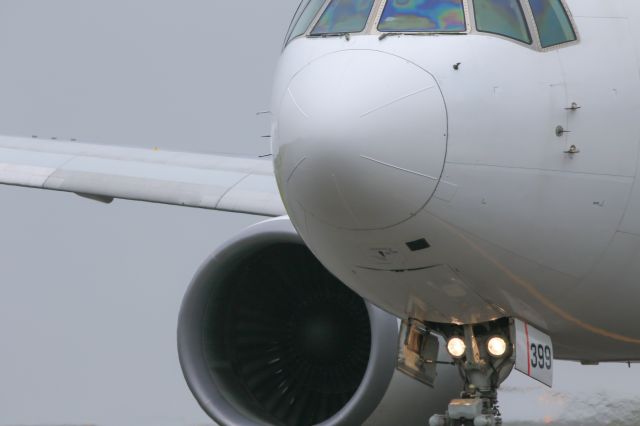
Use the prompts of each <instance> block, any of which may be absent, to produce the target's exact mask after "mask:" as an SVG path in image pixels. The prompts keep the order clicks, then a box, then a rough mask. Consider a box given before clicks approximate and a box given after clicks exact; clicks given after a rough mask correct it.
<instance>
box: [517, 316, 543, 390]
mask: <svg viewBox="0 0 640 426" xmlns="http://www.w3.org/2000/svg"><path fill="white" fill-rule="evenodd" d="M513 324H514V328H515V340H516V370H518V371H521V372H523V373H524V374H526V375H527V376H529V377H531V378H533V379H535V380H538V381H540V382H542V383H544V384H545V385H547V386H551V385H552V384H553V344H552V342H551V337H550V336H549V335H548V334H546V333H544V332H543V331H541V330H538V329H537V328H535V327H534V326H532V325H531V324H527V323H525V322H524V321H521V320H519V319H514V320H513Z"/></svg>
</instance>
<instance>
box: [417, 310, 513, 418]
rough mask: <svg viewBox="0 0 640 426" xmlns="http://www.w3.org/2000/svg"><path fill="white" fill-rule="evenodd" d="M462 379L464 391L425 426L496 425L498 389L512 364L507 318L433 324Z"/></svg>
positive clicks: (498, 414) (510, 369)
mask: <svg viewBox="0 0 640 426" xmlns="http://www.w3.org/2000/svg"><path fill="white" fill-rule="evenodd" d="M434 329H435V330H434V331H438V332H440V333H442V334H444V335H445V336H446V337H447V338H448V343H447V350H448V352H449V354H450V355H451V356H452V358H453V359H454V363H455V364H456V365H457V366H458V369H459V370H460V374H461V376H462V378H463V379H464V383H465V386H464V390H463V391H462V393H461V394H460V397H459V398H456V399H453V400H451V402H450V403H449V406H448V409H447V412H446V413H445V414H442V415H434V416H432V417H431V418H430V419H429V426H471V425H473V426H499V425H501V424H502V419H501V417H500V410H499V408H498V388H499V386H500V384H501V383H502V382H503V381H504V380H505V379H506V378H507V377H508V376H509V374H510V373H511V371H512V369H513V366H514V364H515V355H514V347H513V344H512V343H511V342H512V341H513V339H511V336H510V327H509V321H508V320H498V321H494V322H491V323H486V324H479V325H465V326H453V325H437V326H435V327H434Z"/></svg>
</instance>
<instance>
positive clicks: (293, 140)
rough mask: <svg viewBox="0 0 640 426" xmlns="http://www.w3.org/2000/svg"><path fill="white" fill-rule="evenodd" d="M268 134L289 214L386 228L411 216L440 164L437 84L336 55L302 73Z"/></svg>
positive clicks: (390, 63)
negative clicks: (269, 134)
mask: <svg viewBox="0 0 640 426" xmlns="http://www.w3.org/2000/svg"><path fill="white" fill-rule="evenodd" d="M274 130H275V131H274V135H273V136H274V137H273V144H274V154H275V170H276V177H277V179H278V183H279V185H280V189H281V191H282V192H283V195H284V200H285V203H286V204H287V205H288V207H289V211H290V213H291V212H292V211H300V210H302V211H303V212H304V215H305V216H307V217H309V216H312V217H315V218H316V219H317V220H320V221H322V222H324V223H326V224H329V225H332V226H334V227H337V228H342V229H353V230H365V229H380V228H386V227H390V226H393V225H395V224H398V223H400V222H403V221H405V220H407V219H409V218H411V217H412V216H414V215H416V214H417V213H418V212H419V211H420V210H421V209H422V208H424V206H425V205H426V203H427V202H428V200H429V199H430V197H431V196H432V195H433V193H434V191H435V189H436V186H437V184H438V181H439V179H440V175H441V172H442V168H443V165H444V159H445V155H446V146H447V114H446V109H445V104H444V99H443V97H442V93H441V91H440V88H439V86H438V83H437V82H436V80H435V79H434V78H433V77H432V76H431V74H429V73H428V72H427V71H425V70H424V69H422V68H420V67H419V66H417V65H416V64H414V63H411V62H409V61H407V60H405V59H403V58H401V57H398V56H395V55H392V54H387V53H384V52H379V51H373V50H347V51H340V52H335V53H332V54H328V55H326V56H323V57H321V58H319V59H316V60H314V61H312V62H311V63H309V64H308V65H307V66H306V67H304V68H303V69H302V70H301V71H299V72H298V73H297V74H296V75H295V76H294V77H293V78H292V79H291V81H290V83H289V86H288V88H287V90H286V92H285V94H284V97H283V98H282V103H281V104H280V107H279V109H278V114H277V117H276V123H275V129H274ZM292 219H293V218H292Z"/></svg>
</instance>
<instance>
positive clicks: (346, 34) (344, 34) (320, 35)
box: [309, 32, 351, 41]
mask: <svg viewBox="0 0 640 426" xmlns="http://www.w3.org/2000/svg"><path fill="white" fill-rule="evenodd" d="M309 37H314V38H327V37H344V38H345V40H347V41H349V40H351V33H350V32H338V33H318V34H309Z"/></svg>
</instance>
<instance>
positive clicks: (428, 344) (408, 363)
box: [397, 320, 440, 387]
mask: <svg viewBox="0 0 640 426" xmlns="http://www.w3.org/2000/svg"><path fill="white" fill-rule="evenodd" d="M439 349H440V342H439V340H438V337H437V336H436V335H434V334H431V332H430V331H429V330H428V329H427V328H426V327H425V326H424V325H423V324H421V323H419V322H417V321H413V320H408V321H407V320H404V321H402V325H401V326H400V337H399V340H398V364H397V368H398V370H399V371H401V372H402V373H404V374H406V375H408V376H409V377H412V378H414V379H416V380H418V381H419V382H422V383H424V384H426V385H428V386H430V387H433V385H434V383H435V380H436V376H437V372H436V366H437V362H438V351H439Z"/></svg>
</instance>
